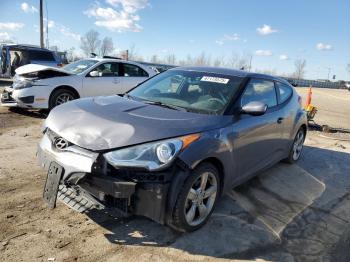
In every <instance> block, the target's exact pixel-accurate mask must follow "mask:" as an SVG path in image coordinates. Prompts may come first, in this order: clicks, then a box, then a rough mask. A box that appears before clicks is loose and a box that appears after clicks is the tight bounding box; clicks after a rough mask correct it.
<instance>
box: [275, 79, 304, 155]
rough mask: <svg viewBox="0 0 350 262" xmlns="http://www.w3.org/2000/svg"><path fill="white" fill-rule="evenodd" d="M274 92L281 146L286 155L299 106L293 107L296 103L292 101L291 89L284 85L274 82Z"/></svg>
mask: <svg viewBox="0 0 350 262" xmlns="http://www.w3.org/2000/svg"><path fill="white" fill-rule="evenodd" d="M275 85H276V90H277V94H278V104H279V112H280V117H281V118H283V121H282V124H281V125H282V141H281V145H282V147H283V148H284V149H285V151H286V153H287V152H289V145H290V142H291V141H290V139H291V137H293V138H294V134H292V132H294V121H295V119H296V115H297V109H298V108H299V105H295V104H296V103H297V101H296V100H295V101H294V100H292V97H293V92H294V91H293V89H292V87H290V86H289V85H288V84H286V83H282V82H279V81H276V82H275Z"/></svg>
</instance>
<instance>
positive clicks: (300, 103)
mask: <svg viewBox="0 0 350 262" xmlns="http://www.w3.org/2000/svg"><path fill="white" fill-rule="evenodd" d="M298 103H299V105H300V107H303V99H302V98H301V96H298Z"/></svg>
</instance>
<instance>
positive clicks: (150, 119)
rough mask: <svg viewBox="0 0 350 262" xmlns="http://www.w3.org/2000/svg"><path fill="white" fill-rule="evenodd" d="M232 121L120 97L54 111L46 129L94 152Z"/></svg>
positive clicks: (77, 102)
mask: <svg viewBox="0 0 350 262" xmlns="http://www.w3.org/2000/svg"><path fill="white" fill-rule="evenodd" d="M230 121H232V117H230V116H219V115H204V114H196V113H189V112H183V111H177V110H173V109H168V108H164V107H160V106H156V105H149V104H145V103H142V102H139V101H134V100H129V99H126V98H122V97H118V96H110V97H95V98H85V99H78V100H75V101H71V102H68V103H66V104H63V105H61V106H58V107H56V108H55V109H53V111H51V113H50V114H49V116H48V118H47V119H46V122H45V127H48V128H49V129H50V130H52V131H54V132H55V133H56V134H58V135H60V136H62V137H63V138H65V139H67V140H68V141H69V142H71V143H73V144H76V145H78V146H80V147H83V148H86V149H90V150H93V151H100V150H108V149H114V148H119V147H125V146H130V145H135V144H140V143H145V142H151V141H155V140H160V139H166V138H172V137H177V136H182V135H186V134H191V133H198V132H203V131H207V130H211V129H216V128H220V127H222V126H225V125H226V124H228V123H229V122H230Z"/></svg>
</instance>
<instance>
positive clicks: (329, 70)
mask: <svg viewBox="0 0 350 262" xmlns="http://www.w3.org/2000/svg"><path fill="white" fill-rule="evenodd" d="M326 68H327V69H328V77H327V79H328V81H329V75H330V73H331V69H332V68H330V67H326Z"/></svg>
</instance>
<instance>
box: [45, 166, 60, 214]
mask: <svg viewBox="0 0 350 262" xmlns="http://www.w3.org/2000/svg"><path fill="white" fill-rule="evenodd" d="M63 172H64V169H63V167H61V166H60V165H59V164H57V163H56V162H51V163H50V166H49V170H48V172H47V177H46V182H45V187H44V192H43V198H44V201H45V202H46V203H47V204H48V206H49V208H51V209H53V208H55V207H56V199H57V193H58V186H59V184H60V180H61V177H62V175H63Z"/></svg>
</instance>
